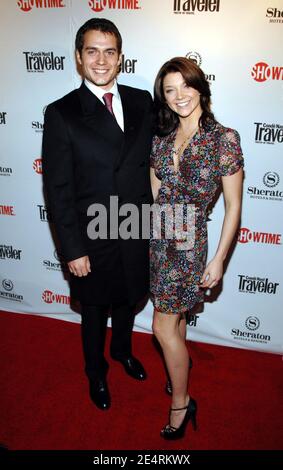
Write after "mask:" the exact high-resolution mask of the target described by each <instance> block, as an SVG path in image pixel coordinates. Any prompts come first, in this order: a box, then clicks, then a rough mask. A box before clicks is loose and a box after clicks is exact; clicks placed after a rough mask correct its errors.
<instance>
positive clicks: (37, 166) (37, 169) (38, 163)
mask: <svg viewBox="0 0 283 470" xmlns="http://www.w3.org/2000/svg"><path fill="white" fill-rule="evenodd" d="M32 167H33V169H34V171H35V172H36V173H37V174H38V175H42V158H37V159H36V160H34V162H33V164H32Z"/></svg>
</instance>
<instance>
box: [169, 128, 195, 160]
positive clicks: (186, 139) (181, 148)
mask: <svg viewBox="0 0 283 470" xmlns="http://www.w3.org/2000/svg"><path fill="white" fill-rule="evenodd" d="M197 130H198V125H197V126H196V127H195V128H194V129H193V130H192V131H191V132H190V133H189V135H187V136H186V138H185V139H184V141H183V142H182V143H181V145H179V147H177V148H176V149H175V147H173V153H174V154H175V155H176V156H178V155H179V153H180V154H182V152H183V150H184V149H183V147H184V145H185V144H187V142H188V141H189V140H190V139H191V138H192V137H193V135H194V134H195V133H196V131H197ZM180 151H181V152H180Z"/></svg>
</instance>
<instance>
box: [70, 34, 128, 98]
mask: <svg viewBox="0 0 283 470" xmlns="http://www.w3.org/2000/svg"><path fill="white" fill-rule="evenodd" d="M76 56H77V60H78V62H79V64H80V65H81V66H82V72H83V75H84V77H85V78H87V79H88V80H89V81H90V82H92V83H93V84H94V85H97V86H100V87H101V88H103V89H104V90H110V88H111V87H112V86H113V84H114V80H115V78H116V76H117V73H118V70H119V65H120V63H121V54H118V49H117V40H116V37H115V36H114V34H110V33H102V32H101V31H95V30H91V31H87V32H86V33H85V35H84V45H83V49H82V53H81V55H80V54H79V52H78V51H76Z"/></svg>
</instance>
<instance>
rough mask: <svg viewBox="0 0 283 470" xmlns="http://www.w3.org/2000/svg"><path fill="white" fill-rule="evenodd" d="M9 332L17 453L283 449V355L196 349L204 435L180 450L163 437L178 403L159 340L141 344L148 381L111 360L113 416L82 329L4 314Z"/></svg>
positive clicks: (7, 383) (4, 357) (6, 386)
mask: <svg viewBox="0 0 283 470" xmlns="http://www.w3.org/2000/svg"><path fill="white" fill-rule="evenodd" d="M0 327H1V330H0V331H1V404H0V408H1V409H0V443H1V444H2V445H5V446H6V447H8V448H9V449H12V450H16V449H32V450H35V449H68V450H70V449H74V450H75V449H86V450H104V449H113V450H114V449H121V450H124V449H127V450H128V449H135V450H141V449H148V450H150V449H155V450H159V449H164V450H166V449H168V450H171V449H186V450H188V449H190V450H193V449H210V450H214V449H215V450H219V449H233V450H237V449H282V448H283V428H282V422H283V419H282V418H283V413H282V412H283V404H282V396H283V380H282V377H283V374H282V370H283V362H282V357H281V356H280V355H273V354H265V353H259V352H251V351H245V350H240V349H233V348H227V347H220V346H213V345H208V344H203V343H192V342H191V343H190V350H191V354H192V358H193V362H194V366H193V369H192V372H191V379H190V384H191V387H190V390H191V394H192V396H193V397H195V398H196V399H197V401H198V405H199V415H198V425H199V430H198V431H197V432H194V431H193V430H192V428H191V426H189V428H188V430H187V433H186V437H185V438H184V439H182V440H181V441H176V442H173V443H170V442H166V441H164V440H163V439H162V438H161V437H159V430H160V428H161V427H162V426H163V425H164V424H165V422H166V418H167V411H168V407H169V404H170V399H169V397H168V396H166V394H165V393H164V391H163V386H164V380H165V374H164V370H163V365H162V361H161V358H160V356H159V354H158V353H157V351H156V349H155V347H154V345H153V341H152V336H151V335H147V334H141V333H135V334H134V339H133V343H134V354H135V355H136V356H137V357H138V358H140V359H141V360H142V362H143V363H144V365H145V367H146V369H147V371H148V380H146V381H145V382H143V383H139V382H136V381H135V380H133V379H131V378H130V377H128V376H127V375H126V374H125V373H124V370H123V368H122V366H121V365H120V364H118V363H116V362H113V361H111V360H110V359H109V362H110V372H109V376H108V377H109V387H110V390H111V395H112V402H113V405H112V407H111V409H110V410H108V411H106V412H103V411H99V410H98V409H97V408H96V407H95V406H94V405H93V404H92V402H91V401H90V399H89V396H88V384H87V380H86V378H85V376H84V374H83V359H82V353H81V343H80V326H79V325H78V324H73V323H68V322H64V321H59V320H53V319H49V318H43V317H36V316H35V315H22V314H11V313H5V312H1V313H0ZM109 334H110V331H109ZM108 339H109V335H108ZM107 351H108V348H107ZM107 359H108V354H107Z"/></svg>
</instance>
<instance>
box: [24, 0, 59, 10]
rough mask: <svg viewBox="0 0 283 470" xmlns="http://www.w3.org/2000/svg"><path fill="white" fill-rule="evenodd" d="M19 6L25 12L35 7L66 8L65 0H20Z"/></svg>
mask: <svg viewBox="0 0 283 470" xmlns="http://www.w3.org/2000/svg"><path fill="white" fill-rule="evenodd" d="M17 3H18V7H20V9H21V10H22V11H24V12H27V11H30V10H32V9H33V7H35V8H65V6H66V5H64V3H63V0H19V1H18V2H17Z"/></svg>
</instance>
